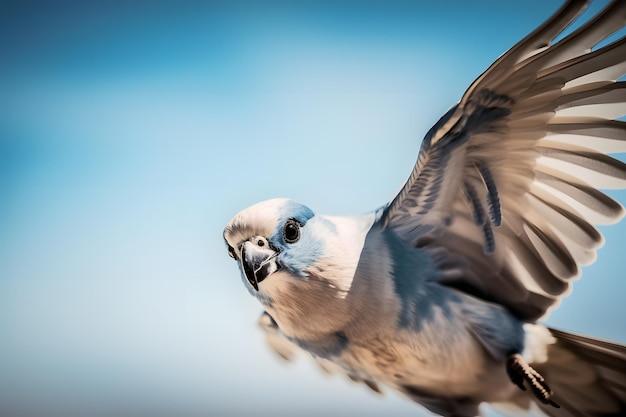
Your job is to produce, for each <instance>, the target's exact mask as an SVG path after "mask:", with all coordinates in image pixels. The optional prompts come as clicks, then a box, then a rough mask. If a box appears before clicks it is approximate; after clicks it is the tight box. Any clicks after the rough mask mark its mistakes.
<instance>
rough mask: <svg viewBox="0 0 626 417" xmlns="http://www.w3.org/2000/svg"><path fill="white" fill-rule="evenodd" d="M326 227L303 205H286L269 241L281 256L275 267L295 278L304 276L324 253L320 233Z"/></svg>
mask: <svg viewBox="0 0 626 417" xmlns="http://www.w3.org/2000/svg"><path fill="white" fill-rule="evenodd" d="M328 224H329V223H328V222H327V221H326V220H324V219H322V218H320V217H317V216H315V214H314V213H313V211H312V210H311V209H310V208H308V207H307V206H305V205H302V204H299V203H296V202H294V201H287V202H286V203H285V205H284V206H283V207H281V216H280V220H279V222H278V228H277V230H276V232H275V233H274V235H273V236H271V237H270V238H269V239H268V240H269V242H270V244H271V245H273V246H274V247H275V248H276V249H277V250H278V251H279V252H280V254H279V255H278V263H279V264H280V266H281V268H283V269H286V270H287V271H289V272H290V273H292V274H293V275H295V276H299V277H305V276H307V272H306V271H307V269H309V268H310V266H311V265H314V264H315V263H316V262H317V260H318V259H319V258H320V257H321V256H322V255H323V253H324V246H325V245H324V241H323V239H322V238H321V232H322V231H323V230H325V229H327V227H325V226H327V225H328Z"/></svg>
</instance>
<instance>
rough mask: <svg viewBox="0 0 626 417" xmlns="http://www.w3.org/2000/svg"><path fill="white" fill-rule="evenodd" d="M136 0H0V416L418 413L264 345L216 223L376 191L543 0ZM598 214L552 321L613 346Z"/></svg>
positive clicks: (332, 203) (610, 263)
mask: <svg viewBox="0 0 626 417" xmlns="http://www.w3.org/2000/svg"><path fill="white" fill-rule="evenodd" d="M130 3H131V4H126V3H125V2H119V1H113V2H102V3H100V2H71V3H63V2H41V3H39V2H18V1H14V2H11V1H9V2H2V4H1V5H0V415H2V416H29V417H35V416H54V415H59V416H68V417H70V416H93V417H96V416H140V415H146V416H148V415H149V416H164V417H165V416H200V415H203V416H241V415H255V416H258V417H262V416H275V417H281V416H291V415H300V416H308V415H319V414H323V413H325V414H328V415H333V416H348V415H350V416H351V415H360V416H380V415H395V416H409V415H410V416H418V415H422V414H420V412H421V411H422V410H421V409H420V408H419V407H416V406H415V405H414V404H411V403H410V402H408V401H406V400H404V399H402V398H400V397H399V396H397V395H394V394H392V393H389V392H388V393H387V394H386V396H384V397H377V396H375V395H374V394H372V393H371V392H369V391H368V390H367V389H366V388H365V387H361V386H356V385H354V384H351V383H349V382H348V381H346V380H344V378H342V377H338V376H335V377H331V376H326V375H323V374H322V373H321V372H319V371H318V369H316V368H315V366H314V365H313V364H312V363H310V362H309V361H307V360H306V359H307V358H305V357H302V358H300V359H299V360H297V361H296V362H295V363H293V364H290V365H288V366H287V365H284V364H283V363H281V361H280V360H279V359H278V358H277V357H276V356H275V355H274V354H273V353H272V352H271V351H270V350H269V349H268V348H267V347H266V346H265V344H264V341H263V338H262V334H261V331H260V330H259V329H258V328H257V326H256V322H257V319H258V316H259V314H260V312H261V308H260V306H259V305H258V304H257V302H256V301H255V300H254V299H253V298H251V297H250V296H249V295H248V293H247V291H246V290H245V288H244V286H243V284H242V283H241V280H240V277H239V271H238V268H237V267H236V265H235V263H234V262H233V261H232V260H231V259H230V258H229V257H228V256H227V252H226V248H225V246H224V244H223V240H222V229H223V227H224V226H225V225H226V223H227V222H228V221H229V220H230V218H231V217H232V216H233V215H234V214H235V213H236V212H238V211H239V210H241V209H243V208H244V207H246V206H248V205H250V204H253V203H255V202H258V201H261V200H264V199H268V198H273V197H290V198H293V199H296V200H299V201H301V202H303V203H305V204H307V205H309V206H310V207H311V208H313V209H314V210H315V211H317V212H320V213H327V214H339V215H341V214H353V213H360V212H365V211H369V210H371V209H374V208H377V207H379V206H381V205H382V204H385V203H386V202H387V201H388V200H390V199H391V198H392V197H393V196H394V194H395V192H396V191H397V190H398V189H399V187H400V186H401V185H402V184H403V183H404V181H405V179H406V178H407V176H408V175H409V173H410V170H411V169H412V167H413V163H414V161H415V158H416V156H417V151H418V149H419V144H420V141H421V138H422V137H423V135H424V134H425V132H426V131H427V130H428V129H429V128H430V127H431V126H432V124H433V123H434V122H436V121H437V119H438V118H439V117H440V116H441V115H443V113H444V112H445V111H446V110H447V109H448V108H449V107H450V106H451V105H452V104H454V103H455V102H456V101H457V100H458V99H459V98H460V97H461V95H462V93H463V92H464V90H465V88H467V86H469V84H470V83H471V82H472V81H473V80H474V78H476V77H477V76H478V75H479V74H480V73H481V72H482V71H483V70H484V69H486V68H487V67H488V66H489V65H490V64H491V63H492V62H493V61H494V60H495V59H496V58H497V57H498V56H499V55H500V54H502V53H503V52H504V51H505V50H506V49H507V48H509V47H510V46H512V45H513V44H514V43H515V42H516V41H518V40H519V39H521V38H522V37H523V36H524V35H526V34H527V33H528V32H530V31H531V30H533V29H534V28H535V27H536V26H537V25H539V24H540V23H541V22H543V20H544V19H545V18H547V17H548V16H549V15H550V14H551V13H552V12H553V11H554V10H556V9H557V8H558V6H559V4H560V1H545V0H536V1H528V2H525V4H524V6H518V7H514V6H513V3H510V4H509V3H508V2H500V1H483V2H477V3H476V4H472V5H470V4H469V2H465V1H448V2H445V3H444V2H442V3H440V4H439V5H436V6H435V5H432V4H430V3H431V2H409V1H391V2H382V1H380V2H377V1H366V2H353V1H343V2H339V3H336V2H327V1H308V2H303V3H296V2H294V3H293V4H292V3H290V2H282V1H281V2H269V3H263V2H234V3H229V2H221V1H219V2H217V1H216V2H209V3H201V2H173V1H172V2H130ZM427 3H428V4H427ZM472 3H473V2H472ZM603 3H604V2H600V3H598V4H594V5H593V6H592V10H597V9H598V8H599V6H600V5H601V4H603ZM611 195H613V196H615V197H616V198H618V199H619V200H620V201H622V202H626V194H625V193H623V192H621V193H617V192H615V193H611ZM603 230H604V231H605V235H606V238H607V245H606V247H605V248H603V249H602V250H601V251H600V254H599V261H598V262H597V263H596V264H595V265H593V266H592V267H588V268H585V270H584V279H582V280H581V281H579V282H577V283H576V284H575V285H574V291H573V293H572V295H571V296H570V297H569V298H567V299H566V300H565V301H564V302H563V304H562V306H561V307H560V309H558V310H556V311H555V312H554V313H553V314H552V315H551V316H550V317H549V318H548V320H547V323H548V324H549V325H551V326H554V327H557V328H562V329H567V330H572V331H577V332H582V333H589V334H593V335H595V336H599V337H603V338H609V339H613V340H618V341H621V342H626V330H625V328H624V317H625V314H626V309H625V307H624V301H623V296H624V294H625V289H626V284H625V281H624V278H623V264H622V263H621V262H622V260H623V254H624V245H625V244H626V237H625V236H626V223H622V224H620V225H617V226H613V227H610V228H604V229H603Z"/></svg>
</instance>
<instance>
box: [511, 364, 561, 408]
mask: <svg viewBox="0 0 626 417" xmlns="http://www.w3.org/2000/svg"><path fill="white" fill-rule="evenodd" d="M506 371H507V373H508V375H509V378H510V379H511V382H513V383H514V384H515V385H517V386H518V387H520V389H522V390H523V391H526V387H525V386H524V381H526V382H528V386H529V387H530V390H531V391H532V393H533V394H534V395H535V397H537V399H538V400H539V401H541V402H542V403H544V404H548V405H551V406H553V407H555V408H561V406H560V405H559V404H557V403H556V402H555V401H554V400H552V394H553V393H552V390H551V389H550V387H549V386H548V384H546V381H545V379H544V378H543V376H541V374H540V373H539V372H537V371H535V370H534V369H533V368H532V367H531V366H530V365H529V364H527V363H526V361H525V360H524V358H522V355H520V354H518V353H516V354H513V355H511V356H509V358H508V359H507V361H506Z"/></svg>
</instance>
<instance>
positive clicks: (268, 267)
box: [241, 241, 280, 291]
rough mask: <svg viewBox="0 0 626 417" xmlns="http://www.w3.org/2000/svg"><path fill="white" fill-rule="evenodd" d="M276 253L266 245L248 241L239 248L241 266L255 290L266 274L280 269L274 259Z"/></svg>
mask: <svg viewBox="0 0 626 417" xmlns="http://www.w3.org/2000/svg"><path fill="white" fill-rule="evenodd" d="M278 253H279V252H277V251H276V250H274V249H272V248H269V247H267V246H266V247H259V246H258V245H255V244H254V243H252V242H250V241H247V242H245V243H244V244H243V247H242V248H241V268H242V269H243V273H244V275H245V276H246V279H247V280H248V282H249V283H250V285H252V286H253V287H254V289H255V290H257V291H258V290H259V284H260V283H261V281H263V280H264V279H265V278H267V276H268V275H270V274H272V273H274V272H276V271H278V270H279V269H280V265H279V264H278V262H277V261H276V256H278Z"/></svg>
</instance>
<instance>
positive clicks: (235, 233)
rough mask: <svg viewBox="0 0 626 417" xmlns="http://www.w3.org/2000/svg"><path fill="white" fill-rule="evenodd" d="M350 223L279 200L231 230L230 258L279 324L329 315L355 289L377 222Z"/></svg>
mask: <svg viewBox="0 0 626 417" xmlns="http://www.w3.org/2000/svg"><path fill="white" fill-rule="evenodd" d="M345 219H346V218H334V217H327V216H322V215H316V214H315V213H314V212H313V211H312V210H311V209H310V208H308V207H307V206H305V205H302V204H300V203H297V202H295V201H293V200H288V199H274V200H268V201H264V202H262V203H258V204H255V205H253V206H251V207H248V208H246V209H244V210H243V211H241V212H239V213H238V214H237V215H236V216H235V217H234V218H233V219H232V220H231V221H230V222H229V223H228V225H227V226H226V228H225V230H224V240H225V241H226V245H227V247H228V254H229V255H230V257H231V258H233V259H235V260H236V261H237V263H238V265H239V268H240V270H241V274H242V278H243V282H244V284H245V285H246V287H247V288H248V291H249V292H250V293H251V294H252V295H254V296H255V297H256V298H257V299H259V301H260V302H261V303H262V304H263V305H264V307H265V308H266V310H268V311H270V312H273V313H274V314H273V316H274V318H275V319H276V320H277V321H278V322H279V323H280V322H281V321H282V322H283V323H284V322H285V321H287V319H293V320H294V321H296V320H298V317H303V316H307V317H308V318H309V319H310V318H311V317H312V316H315V315H316V314H318V313H319V314H323V313H326V312H327V311H323V310H324V309H328V308H337V305H338V304H340V303H339V302H338V300H341V299H342V298H345V296H346V294H347V293H348V292H349V291H350V288H351V286H352V280H353V278H354V274H355V270H356V267H357V264H358V260H359V256H360V250H361V248H362V246H363V241H364V239H365V234H366V233H367V230H368V228H369V226H371V222H369V223H368V222H358V221H354V220H352V221H347V220H345ZM362 223H363V224H362ZM365 223H367V224H365ZM281 319H282V320H281ZM309 321H310V320H309ZM282 327H283V326H281V328H282Z"/></svg>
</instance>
